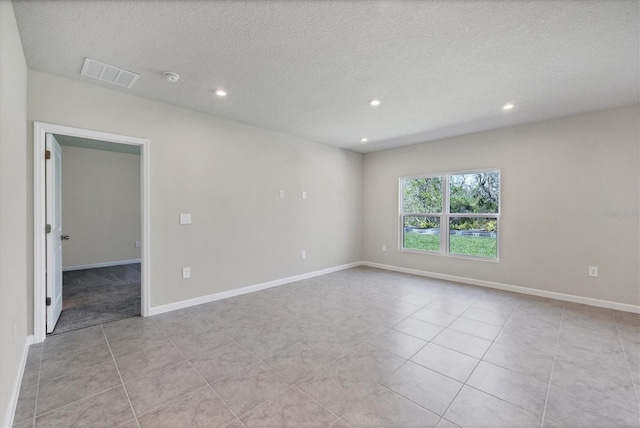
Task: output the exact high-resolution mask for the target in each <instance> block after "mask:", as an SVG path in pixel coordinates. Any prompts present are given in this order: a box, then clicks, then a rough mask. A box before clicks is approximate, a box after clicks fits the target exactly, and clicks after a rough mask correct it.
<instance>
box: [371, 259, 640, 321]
mask: <svg viewBox="0 0 640 428" xmlns="http://www.w3.org/2000/svg"><path fill="white" fill-rule="evenodd" d="M361 264H362V265H363V266H369V267H373V268H378V269H384V270H390V271H395V272H402V273H409V274H412V275H419V276H426V277H429V278H437V279H444V280H447V281H455V282H461V283H463V284H471V285H478V286H480V287H487V288H496V289H498V290H505V291H513V292H515V293H521V294H529V295H532V296H539V297H547V298H550V299H556V300H563V301H566V302H573V303H582V304H583V305H590V306H598V307H601V308H609V309H616V310H619V311H625V312H632V313H636V314H639V313H640V306H636V305H629V304H626V303H619V302H612V301H609V300H600V299H593V298H590V297H581V296H575V295H572V294H564V293H556V292H555V291H546V290H538V289H535V288H528V287H521V286H518V285H510V284H502V283H499V282H492V281H484V280H481V279H473V278H465V277H462V276H454V275H446V274H442V273H436V272H428V271H423V270H417V269H409V268H404V267H400V266H392V265H385V264H381V263H373V262H362V263H361Z"/></svg>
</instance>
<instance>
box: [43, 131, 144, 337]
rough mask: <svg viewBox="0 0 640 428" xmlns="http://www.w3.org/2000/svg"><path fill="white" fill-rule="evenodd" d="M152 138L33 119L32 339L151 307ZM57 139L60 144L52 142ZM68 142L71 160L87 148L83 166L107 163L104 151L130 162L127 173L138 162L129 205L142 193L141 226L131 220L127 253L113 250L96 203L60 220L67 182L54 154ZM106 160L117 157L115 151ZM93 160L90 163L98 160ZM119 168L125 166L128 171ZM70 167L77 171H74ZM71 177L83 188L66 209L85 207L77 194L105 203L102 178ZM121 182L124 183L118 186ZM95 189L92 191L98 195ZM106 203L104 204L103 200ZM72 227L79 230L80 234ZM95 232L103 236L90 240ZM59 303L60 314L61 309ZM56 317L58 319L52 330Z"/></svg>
mask: <svg viewBox="0 0 640 428" xmlns="http://www.w3.org/2000/svg"><path fill="white" fill-rule="evenodd" d="M60 143H61V144H60ZM148 143H149V141H148V140H145V139H141V138H137V137H128V136H122V135H115V134H108V133H103V132H98V131H91V130H85V129H79V128H71V127H66V126H60V125H53V124H46V123H40V122H35V123H34V154H35V155H34V314H33V315H34V341H35V342H41V341H43V340H44V339H45V337H46V333H47V332H53V333H54V334H55V333H57V332H63V331H69V330H71V329H75V328H82V327H88V326H89V325H96V324H101V323H102V322H107V321H112V320H115V319H118V318H123V317H126V316H133V315H136V313H141V314H142V316H147V315H148V313H149V306H150V305H149V265H148V254H149V180H148V161H149V146H148ZM55 146H57V148H55V149H53V148H54V147H55ZM52 149H53V150H52ZM65 149H66V150H67V152H68V155H69V164H71V163H72V162H71V160H72V159H73V158H74V157H75V158H77V157H78V156H80V155H82V156H84V158H83V159H84V160H83V161H82V162H80V164H79V165H80V168H79V169H82V167H85V166H86V167H89V166H88V165H84V164H83V162H86V163H89V162H90V161H91V162H95V159H98V158H100V159H102V160H101V162H103V163H104V159H105V158H108V159H111V158H114V157H115V158H117V159H125V160H126V161H127V162H129V164H128V168H129V172H128V173H129V175H130V176H131V173H132V171H134V170H133V169H132V168H133V167H136V166H137V170H135V171H134V172H133V173H134V174H135V173H137V174H139V180H138V183H137V185H138V186H139V187H138V188H137V189H133V193H134V195H135V196H132V195H129V202H128V203H127V205H128V206H132V205H135V204H136V201H135V200H133V201H132V200H131V198H132V197H133V198H137V204H138V207H139V210H138V211H137V217H138V223H137V227H138V229H137V230H134V229H132V227H135V226H136V224H135V223H136V221H135V220H134V221H133V223H132V224H133V226H131V227H129V228H128V229H132V230H134V232H131V231H130V233H129V234H128V235H129V236H128V238H127V239H129V237H130V238H131V242H130V248H128V247H129V246H128V244H127V245H125V247H127V248H125V249H124V253H123V248H124V247H123V244H122V242H120V245H119V247H120V250H119V253H118V255H114V254H108V253H109V250H110V249H109V248H107V247H108V245H106V244H108V242H111V241H112V239H111V238H112V236H110V234H109V232H108V231H106V230H105V228H108V226H109V225H108V224H107V225H106V224H103V223H104V218H103V220H100V218H99V217H100V215H99V213H98V212H97V211H95V209H96V207H92V208H93V209H94V211H93V213H91V212H88V213H87V214H88V216H87V217H85V218H84V219H83V220H81V221H77V219H76V220H74V221H73V222H72V221H69V222H66V223H67V225H66V229H67V230H65V229H64V226H65V221H64V220H61V217H62V215H61V213H62V209H61V206H62V198H61V197H60V194H61V193H62V192H64V190H62V191H61V187H62V183H63V181H64V180H63V179H62V175H61V170H62V168H61V166H60V165H61V162H60V159H56V156H57V155H56V154H55V151H56V150H57V151H58V152H59V153H58V154H59V155H61V153H62V152H64V150H65ZM47 150H49V153H47ZM72 155H73V156H72ZM131 156H134V157H135V160H132V158H131ZM59 157H62V156H59ZM91 159H93V160H91ZM76 161H77V159H76ZM109 161H111V162H112V161H113V159H111V160H109ZM132 161H133V162H137V165H132V164H131V162H132ZM76 163H77V162H76ZM95 165H98V164H95ZM95 165H94V166H92V167H89V169H93V170H95V169H96V168H98V167H96V166H95ZM56 168H57V169H58V171H56ZM76 172H77V171H76ZM120 173H121V174H124V172H123V171H120ZM69 175H70V176H71V175H73V174H72V173H69ZM101 178H102V179H103V182H102V184H104V180H105V179H106V180H109V177H101ZM76 179H77V177H76ZM117 179H118V177H114V176H111V180H117ZM131 181H134V180H131ZM70 183H72V182H69V181H68V180H67V187H69V189H68V191H73V192H74V193H82V192H85V193H84V194H79V195H77V197H75V198H74V197H70V198H67V199H68V201H67V205H69V206H67V207H66V210H65V211H66V213H67V214H66V217H67V218H68V219H69V220H71V218H72V217H74V216H76V217H77V215H76V214H78V213H79V211H81V209H80V208H79V207H81V205H77V204H78V203H80V201H82V200H87V201H88V202H90V203H91V202H93V204H96V203H98V204H99V203H102V202H101V200H100V194H104V192H105V188H102V189H100V188H99V186H100V185H101V182H100V181H99V180H98V181H95V182H94V183H93V184H91V183H90V182H89V179H88V178H87V179H86V180H85V182H81V183H79V186H78V187H74V186H71V185H69V184H70ZM83 185H84V187H85V189H84V190H83ZM123 186H124V185H123V184H122V183H121V184H120V187H121V188H122V187H123ZM108 187H109V186H107V187H106V188H107V189H108ZM92 191H95V192H94V195H93V200H92V196H91V195H92ZM106 191H108V190H106ZM130 193H131V192H130ZM74 199H75V201H74ZM104 199H105V201H104V202H105V203H107V204H108V201H107V200H106V199H108V198H104ZM74 204H76V205H74ZM105 206H106V205H105ZM97 208H98V209H100V208H99V207H97ZM103 209H104V210H106V209H107V208H104V207H103ZM134 211H135V210H134ZM57 216H58V217H60V218H57ZM96 221H97V222H96ZM107 222H108V221H107ZM114 225H122V228H123V229H127V224H126V222H124V221H123V220H122V219H119V220H118V219H115V220H114V221H113V224H112V225H111V227H112V228H113V226H114ZM54 229H55V230H54ZM100 229H102V230H100ZM111 230H112V234H113V235H116V234H117V233H114V232H115V231H116V230H115V229H111ZM100 232H102V235H101V234H100ZM117 232H121V231H119V230H118V231H117ZM122 232H125V231H122ZM73 235H75V241H74V236H73ZM120 235H122V234H120ZM113 238H114V240H113V242H116V238H117V237H115V236H113ZM91 240H93V241H99V242H90V241H91ZM83 241H84V242H83ZM120 241H122V239H120ZM65 246H66V247H65ZM60 247H62V248H65V250H66V254H67V259H68V260H67V262H65V263H64V269H63V263H62V257H60V256H59V254H60V253H61V251H60ZM56 255H58V256H57V257H56ZM63 271H64V272H63ZM63 278H64V279H63ZM65 285H66V286H67V287H66V288H67V290H65ZM63 309H64V310H63ZM61 311H62V313H63V314H62V316H60V312H61ZM58 317H60V318H59V319H58ZM56 323H57V327H56V329H55V330H54V326H55V325H56Z"/></svg>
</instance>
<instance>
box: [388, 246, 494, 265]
mask: <svg viewBox="0 0 640 428" xmlns="http://www.w3.org/2000/svg"><path fill="white" fill-rule="evenodd" d="M400 252H403V253H413V254H426V255H428V256H439V257H447V258H452V259H462V260H473V261H480V262H490V263H500V259H499V258H498V257H496V258H495V259H490V258H487V257H475V256H465V255H461V254H445V253H443V252H435V251H424V250H414V249H411V248H400Z"/></svg>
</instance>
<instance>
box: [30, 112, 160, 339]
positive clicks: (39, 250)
mask: <svg viewBox="0 0 640 428" xmlns="http://www.w3.org/2000/svg"><path fill="white" fill-rule="evenodd" d="M46 134H59V135H67V136H71V137H81V138H89V139H94V140H102V141H109V142H112V143H117V144H127V145H133V146H138V147H140V187H141V189H140V194H141V204H140V208H141V213H140V214H141V221H142V236H141V240H142V254H141V256H142V265H141V274H142V278H141V304H140V306H141V307H140V312H141V314H142V316H143V317H146V316H149V315H150V307H151V286H150V284H151V276H150V266H149V261H150V258H149V256H150V253H151V247H150V226H151V224H150V223H151V222H150V219H151V217H150V215H151V213H150V204H149V197H150V188H149V185H150V180H149V164H150V156H149V148H150V144H149V140H147V139H144V138H139V137H130V136H126V135H117V134H111V133H107V132H101V131H93V130H89V129H82V128H74V127H70V126H64V125H55V124H51V123H44V122H35V121H34V122H33V340H34V343H40V342H42V341H44V340H45V338H46V331H47V328H46V326H47V317H46V311H47V307H46V303H45V301H46V294H47V293H46V286H47V283H46V234H45V225H46V209H45V208H46V180H45V178H46V177H45V157H44V152H45V147H46Z"/></svg>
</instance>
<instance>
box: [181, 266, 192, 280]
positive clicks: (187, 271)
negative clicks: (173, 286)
mask: <svg viewBox="0 0 640 428" xmlns="http://www.w3.org/2000/svg"><path fill="white" fill-rule="evenodd" d="M187 278H191V268H190V267H183V268H182V279H187Z"/></svg>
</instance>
